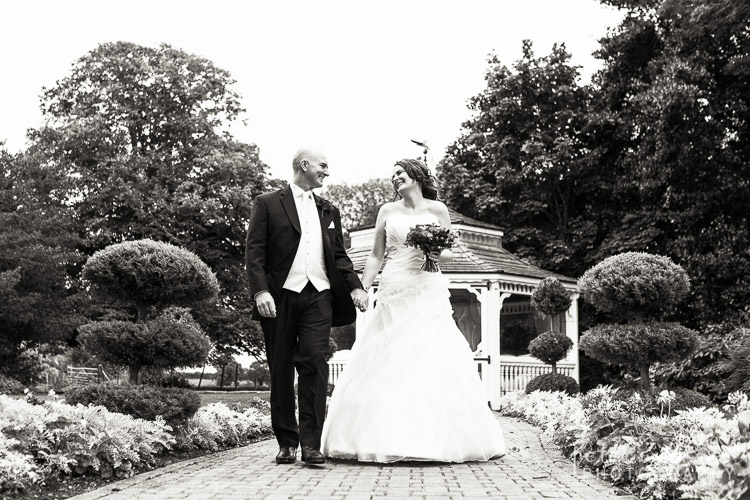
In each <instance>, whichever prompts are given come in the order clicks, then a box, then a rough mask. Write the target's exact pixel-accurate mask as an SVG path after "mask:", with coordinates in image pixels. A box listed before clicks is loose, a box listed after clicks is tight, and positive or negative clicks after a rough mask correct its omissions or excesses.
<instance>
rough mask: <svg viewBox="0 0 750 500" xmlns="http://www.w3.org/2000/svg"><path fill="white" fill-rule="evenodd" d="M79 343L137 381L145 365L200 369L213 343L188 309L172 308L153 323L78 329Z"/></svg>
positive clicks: (111, 323)
mask: <svg viewBox="0 0 750 500" xmlns="http://www.w3.org/2000/svg"><path fill="white" fill-rule="evenodd" d="M78 341H79V342H80V344H81V345H82V346H83V347H84V348H85V349H86V350H87V351H89V352H91V353H93V354H95V355H97V356H98V357H100V358H101V359H102V360H104V361H107V362H110V363H115V364H120V365H127V366H129V367H130V375H131V382H137V380H138V374H139V373H140V371H141V368H142V367H144V366H153V367H159V368H181V367H191V366H200V365H202V364H203V363H204V361H205V360H206V358H207V357H208V352H209V351H210V350H211V341H210V339H209V338H208V336H207V335H206V334H205V333H203V331H202V330H201V329H200V327H199V326H198V324H197V323H195V321H194V320H193V318H192V316H191V315H190V313H189V312H188V311H187V309H184V308H177V307H175V308H170V309H167V310H165V311H164V312H163V313H162V314H161V315H160V316H158V317H156V318H155V319H153V320H151V321H145V322H139V323H132V322H129V321H99V322H96V323H89V324H87V325H83V326H81V327H80V328H79V335H78Z"/></svg>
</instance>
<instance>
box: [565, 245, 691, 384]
mask: <svg viewBox="0 0 750 500" xmlns="http://www.w3.org/2000/svg"><path fill="white" fill-rule="evenodd" d="M579 285H580V289H581V293H582V294H583V296H584V298H585V299H586V300H587V301H588V302H589V303H591V304H592V305H593V306H594V307H595V308H596V309H598V310H600V311H602V312H610V313H613V314H614V315H615V316H616V317H618V318H620V319H627V323H625V324H602V325H597V326H594V327H593V328H591V329H589V331H588V332H586V334H585V335H583V336H582V337H581V340H580V342H579V345H580V348H581V349H582V350H583V351H584V352H585V353H586V354H587V355H589V356H591V357H592V358H594V359H597V360H600V361H604V362H605V363H610V364H622V365H627V366H630V367H634V368H636V367H637V368H638V370H639V371H640V386H641V388H642V389H644V390H646V389H648V388H649V387H650V386H651V382H650V374H649V370H650V366H651V365H652V364H653V363H655V362H657V361H670V360H678V359H682V358H684V357H686V356H688V355H690V353H691V352H693V350H694V349H695V347H696V345H697V335H696V333H695V332H694V331H693V330H691V329H689V328H686V327H683V326H681V325H679V324H677V323H667V322H661V321H657V320H656V317H657V316H659V315H660V313H661V312H663V310H664V309H665V308H667V307H670V306H673V305H675V304H676V303H677V302H678V301H679V300H680V299H682V297H683V296H684V295H685V294H686V293H687V292H688V290H689V286H690V282H689V280H688V277H687V273H685V270H684V269H682V267H680V266H678V265H676V264H674V263H673V262H672V261H671V260H670V259H668V258H666V257H661V256H658V255H650V254H646V253H638V252H628V253H624V254H620V255H615V256H613V257H609V258H607V259H605V260H604V261H602V262H600V263H599V264H597V265H596V266H594V267H592V268H591V269H589V270H588V271H586V273H584V275H583V277H582V278H581V279H580V281H579ZM647 318H648V321H647Z"/></svg>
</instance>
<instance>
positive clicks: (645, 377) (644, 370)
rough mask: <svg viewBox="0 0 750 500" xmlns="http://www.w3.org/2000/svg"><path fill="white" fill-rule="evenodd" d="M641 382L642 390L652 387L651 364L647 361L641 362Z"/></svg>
mask: <svg viewBox="0 0 750 500" xmlns="http://www.w3.org/2000/svg"><path fill="white" fill-rule="evenodd" d="M640 368H641V382H640V387H641V389H642V390H644V391H647V390H648V389H649V388H650V387H651V380H650V377H649V373H648V369H649V366H648V364H646V363H643V364H641V366H640Z"/></svg>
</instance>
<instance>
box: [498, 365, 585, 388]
mask: <svg viewBox="0 0 750 500" xmlns="http://www.w3.org/2000/svg"><path fill="white" fill-rule="evenodd" d="M500 367H501V379H500V387H501V391H502V393H503V394H506V393H508V392H513V391H522V390H524V389H526V384H528V383H529V381H530V380H531V379H533V378H534V377H537V376H539V375H543V374H545V373H552V367H551V366H550V365H547V364H544V363H542V362H541V361H537V360H535V359H523V358H521V359H518V358H516V357H515V356H500ZM557 373H560V374H562V375H567V376H568V377H573V376H574V373H575V365H574V364H572V363H565V362H560V363H557Z"/></svg>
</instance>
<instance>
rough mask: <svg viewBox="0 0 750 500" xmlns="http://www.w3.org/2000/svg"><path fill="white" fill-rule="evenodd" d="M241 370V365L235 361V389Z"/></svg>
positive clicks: (235, 388)
mask: <svg viewBox="0 0 750 500" xmlns="http://www.w3.org/2000/svg"><path fill="white" fill-rule="evenodd" d="M239 371H240V365H239V363H237V362H235V363H234V390H235V391H236V390H237V374H238V373H239Z"/></svg>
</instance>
